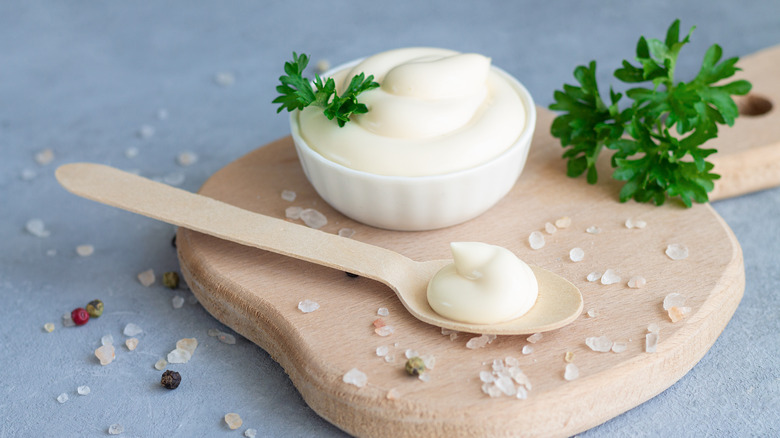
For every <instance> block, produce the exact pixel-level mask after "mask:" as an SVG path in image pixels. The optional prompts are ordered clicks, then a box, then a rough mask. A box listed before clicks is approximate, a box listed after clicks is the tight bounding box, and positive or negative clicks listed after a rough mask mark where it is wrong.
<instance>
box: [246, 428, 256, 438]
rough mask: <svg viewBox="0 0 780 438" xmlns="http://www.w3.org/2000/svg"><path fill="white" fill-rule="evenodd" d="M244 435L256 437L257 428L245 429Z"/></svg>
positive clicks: (248, 437) (251, 437)
mask: <svg viewBox="0 0 780 438" xmlns="http://www.w3.org/2000/svg"><path fill="white" fill-rule="evenodd" d="M244 436H245V437H246V438H255V437H256V436H257V429H251V428H250V429H247V430H245V431H244Z"/></svg>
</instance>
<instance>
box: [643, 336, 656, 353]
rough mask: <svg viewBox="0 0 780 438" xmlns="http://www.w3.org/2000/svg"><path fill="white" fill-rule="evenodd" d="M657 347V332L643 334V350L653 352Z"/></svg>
mask: <svg viewBox="0 0 780 438" xmlns="http://www.w3.org/2000/svg"><path fill="white" fill-rule="evenodd" d="M657 347H658V333H648V334H646V335H645V352H646V353H655V351H656V349H657Z"/></svg>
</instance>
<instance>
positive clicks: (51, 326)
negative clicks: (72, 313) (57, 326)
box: [43, 320, 72, 333]
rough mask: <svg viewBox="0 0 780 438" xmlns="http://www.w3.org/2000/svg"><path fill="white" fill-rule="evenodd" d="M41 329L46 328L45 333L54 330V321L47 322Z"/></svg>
mask: <svg viewBox="0 0 780 438" xmlns="http://www.w3.org/2000/svg"><path fill="white" fill-rule="evenodd" d="M71 321H72V320H71ZM43 329H44V330H46V332H47V333H51V332H53V331H54V323H53V322H47V323H46V324H44V325H43Z"/></svg>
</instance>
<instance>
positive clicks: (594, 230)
mask: <svg viewBox="0 0 780 438" xmlns="http://www.w3.org/2000/svg"><path fill="white" fill-rule="evenodd" d="M585 232H586V233H588V234H599V233H600V232H601V228H599V227H597V226H595V225H592V226H590V227H588V228H586V229H585Z"/></svg>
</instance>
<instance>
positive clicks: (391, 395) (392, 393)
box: [385, 388, 401, 400]
mask: <svg viewBox="0 0 780 438" xmlns="http://www.w3.org/2000/svg"><path fill="white" fill-rule="evenodd" d="M385 397H386V398H387V399H388V400H398V398H399V397H401V394H400V393H399V392H398V390H397V389H395V388H390V390H389V391H387V395H386V396H385Z"/></svg>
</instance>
